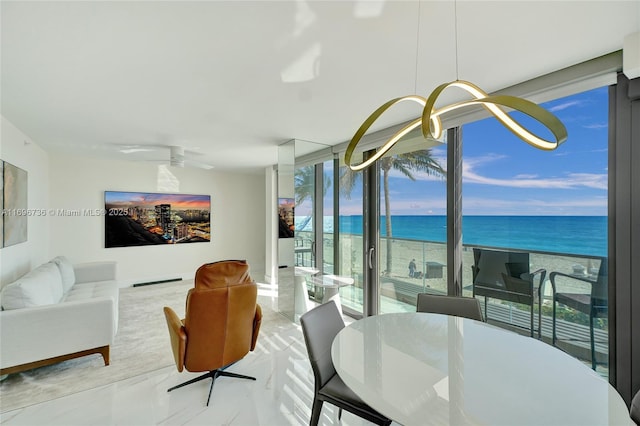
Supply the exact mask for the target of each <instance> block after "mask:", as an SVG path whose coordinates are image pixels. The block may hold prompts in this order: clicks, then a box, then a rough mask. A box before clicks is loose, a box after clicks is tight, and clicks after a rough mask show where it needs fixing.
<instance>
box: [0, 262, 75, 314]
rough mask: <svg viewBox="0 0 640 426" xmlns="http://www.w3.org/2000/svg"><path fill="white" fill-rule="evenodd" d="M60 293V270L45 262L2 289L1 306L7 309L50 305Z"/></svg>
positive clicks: (60, 295) (61, 293) (58, 299)
mask: <svg viewBox="0 0 640 426" xmlns="http://www.w3.org/2000/svg"><path fill="white" fill-rule="evenodd" d="M62 295H63V290H62V276H61V275H60V270H59V269H58V267H57V266H56V265H55V264H53V263H45V264H43V265H40V266H38V267H37V268H36V269H34V270H33V271H31V272H29V273H28V274H26V275H25V276H23V277H22V278H20V279H18V280H16V281H14V282H12V283H11V284H8V285H6V286H5V287H4V288H3V289H2V307H3V308H4V309H5V310H9V309H21V308H28V307H31V306H42V305H52V304H54V303H58V302H59V301H60V300H61V299H62Z"/></svg>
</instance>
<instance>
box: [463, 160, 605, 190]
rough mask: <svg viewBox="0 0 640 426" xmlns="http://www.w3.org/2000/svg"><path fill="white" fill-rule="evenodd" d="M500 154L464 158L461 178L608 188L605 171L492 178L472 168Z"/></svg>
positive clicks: (505, 184)
mask: <svg viewBox="0 0 640 426" xmlns="http://www.w3.org/2000/svg"><path fill="white" fill-rule="evenodd" d="M502 158H504V156H502V155H487V156H482V157H475V158H471V159H466V160H465V161H463V163H462V179H463V182H464V183H467V184H479V185H493V186H501V187H509V188H543V189H575V188H581V187H583V188H594V189H604V190H606V189H607V188H608V176H607V174H606V173H603V174H599V173H571V172H566V173H565V176H562V177H543V178H539V177H536V178H532V177H531V176H527V175H516V176H513V177H510V178H506V179H503V178H493V177H488V176H483V175H481V174H480V173H478V172H476V171H475V170H474V169H475V168H476V167H477V166H478V165H484V164H487V163H491V162H494V161H496V160H499V159H502Z"/></svg>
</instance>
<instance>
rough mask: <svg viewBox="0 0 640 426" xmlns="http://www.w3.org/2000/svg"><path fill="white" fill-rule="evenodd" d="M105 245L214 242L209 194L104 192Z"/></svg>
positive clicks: (126, 245) (125, 245)
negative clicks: (212, 238)
mask: <svg viewBox="0 0 640 426" xmlns="http://www.w3.org/2000/svg"><path fill="white" fill-rule="evenodd" d="M104 208H105V222H104V231H105V247H107V248H109V247H130V246H147V245H157V244H184V243H200V242H209V241H211V238H210V235H211V197H210V196H209V195H188V194H161V193H149V192H119V191H105V192H104Z"/></svg>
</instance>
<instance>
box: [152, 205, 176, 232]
mask: <svg viewBox="0 0 640 426" xmlns="http://www.w3.org/2000/svg"><path fill="white" fill-rule="evenodd" d="M156 225H158V226H159V227H161V228H162V232H163V233H164V234H165V235H166V234H170V233H171V230H172V228H173V226H172V225H173V224H172V222H171V204H159V205H157V206H156Z"/></svg>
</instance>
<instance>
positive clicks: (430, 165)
mask: <svg viewBox="0 0 640 426" xmlns="http://www.w3.org/2000/svg"><path fill="white" fill-rule="evenodd" d="M380 169H381V170H382V185H383V189H384V211H385V217H386V220H385V225H386V236H387V266H386V270H385V273H386V274H390V273H391V264H392V253H391V247H392V245H391V237H392V236H393V232H392V226H391V201H390V196H389V172H390V171H391V170H396V171H398V172H400V173H402V174H403V175H404V176H406V177H408V178H409V179H411V180H412V181H415V180H416V178H415V176H414V175H413V173H412V172H424V173H426V174H427V175H429V176H439V177H445V176H446V171H445V170H444V169H443V168H442V166H441V165H440V163H438V161H437V160H436V159H435V158H434V157H433V156H432V155H431V150H430V149H423V150H420V151H414V152H407V153H404V154H397V155H393V156H389V157H383V158H381V159H380ZM360 176H362V173H358V172H353V171H351V169H349V168H348V167H344V168H343V172H342V174H341V175H340V191H341V192H342V194H343V195H345V196H346V197H347V198H349V197H350V195H351V191H352V190H353V188H354V186H355V184H356V182H357V180H358V179H359V178H360Z"/></svg>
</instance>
